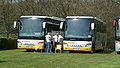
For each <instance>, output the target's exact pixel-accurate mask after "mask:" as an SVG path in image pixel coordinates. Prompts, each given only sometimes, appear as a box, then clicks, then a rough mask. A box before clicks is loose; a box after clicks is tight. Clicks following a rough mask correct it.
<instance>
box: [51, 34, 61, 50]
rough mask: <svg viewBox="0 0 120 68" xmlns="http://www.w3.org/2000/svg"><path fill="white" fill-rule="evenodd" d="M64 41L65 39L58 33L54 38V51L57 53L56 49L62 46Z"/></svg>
mask: <svg viewBox="0 0 120 68" xmlns="http://www.w3.org/2000/svg"><path fill="white" fill-rule="evenodd" d="M62 39H63V37H62V36H61V35H60V34H59V33H58V32H57V33H56V34H55V35H54V36H53V41H54V51H55V48H56V46H57V44H60V42H61V40H62Z"/></svg>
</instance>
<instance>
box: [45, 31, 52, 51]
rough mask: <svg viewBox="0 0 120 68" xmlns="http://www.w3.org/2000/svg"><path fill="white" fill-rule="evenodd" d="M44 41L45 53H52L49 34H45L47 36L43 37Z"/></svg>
mask: <svg viewBox="0 0 120 68" xmlns="http://www.w3.org/2000/svg"><path fill="white" fill-rule="evenodd" d="M45 40H46V42H45V44H46V48H45V52H47V53H48V52H50V53H52V51H51V35H50V33H47V35H45Z"/></svg>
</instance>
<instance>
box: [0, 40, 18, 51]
mask: <svg viewBox="0 0 120 68" xmlns="http://www.w3.org/2000/svg"><path fill="white" fill-rule="evenodd" d="M16 48H17V42H16V39H11V38H9V39H7V38H0V50H6V49H16Z"/></svg>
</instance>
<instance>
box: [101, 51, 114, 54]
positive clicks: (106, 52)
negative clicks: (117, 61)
mask: <svg viewBox="0 0 120 68" xmlns="http://www.w3.org/2000/svg"><path fill="white" fill-rule="evenodd" d="M112 52H114V50H107V51H102V52H99V54H111V53H112Z"/></svg>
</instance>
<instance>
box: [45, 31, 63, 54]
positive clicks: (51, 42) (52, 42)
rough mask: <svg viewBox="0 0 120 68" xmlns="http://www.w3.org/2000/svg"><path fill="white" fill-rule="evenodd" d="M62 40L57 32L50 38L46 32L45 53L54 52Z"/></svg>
mask: <svg viewBox="0 0 120 68" xmlns="http://www.w3.org/2000/svg"><path fill="white" fill-rule="evenodd" d="M62 40H63V37H62V36H61V35H60V33H59V32H57V33H56V34H55V35H54V36H51V34H50V33H49V32H48V33H47V35H45V41H46V42H45V45H46V46H45V52H46V53H48V52H50V53H53V52H55V48H56V45H57V44H60V43H61V41H62Z"/></svg>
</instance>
